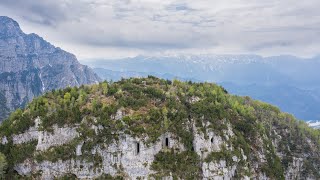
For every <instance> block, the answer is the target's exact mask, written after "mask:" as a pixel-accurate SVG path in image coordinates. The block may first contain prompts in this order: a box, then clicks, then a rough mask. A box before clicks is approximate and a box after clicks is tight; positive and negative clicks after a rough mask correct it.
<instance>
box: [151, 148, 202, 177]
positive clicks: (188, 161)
mask: <svg viewBox="0 0 320 180" xmlns="http://www.w3.org/2000/svg"><path fill="white" fill-rule="evenodd" d="M199 165H200V158H199V156H198V155H197V154H196V153H195V152H191V151H185V152H182V153H174V152H173V151H171V152H159V153H158V154H157V155H156V156H155V160H154V161H153V163H152V165H151V169H152V170H154V171H156V174H155V175H154V176H155V177H158V178H159V177H166V176H168V175H169V174H170V173H172V176H173V177H174V178H179V179H199V178H200V166H199Z"/></svg>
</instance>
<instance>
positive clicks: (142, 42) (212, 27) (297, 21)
mask: <svg viewBox="0 0 320 180" xmlns="http://www.w3.org/2000/svg"><path fill="white" fill-rule="evenodd" d="M319 7H320V1H319V0H304V1H298V0H281V1H280V0H41V1H36V0H1V1H0V15H4V16H9V17H11V18H13V19H15V20H16V21H17V22H18V23H19V24H20V26H21V28H22V30H23V31H24V32H25V33H32V32H33V33H36V34H38V35H40V36H42V37H43V38H45V39H46V40H47V41H49V42H51V43H52V44H54V45H55V46H58V47H61V48H62V49H64V50H66V51H69V52H71V53H73V54H75V55H76V56H77V57H78V59H95V58H104V59H110V58H122V57H133V56H136V55H140V54H143V55H153V54H168V53H169V54H170V53H179V54H186V53H187V54H258V55H262V56H271V55H280V54H291V55H296V56H300V57H310V56H314V55H319V54H320V53H319V51H320V11H319Z"/></svg>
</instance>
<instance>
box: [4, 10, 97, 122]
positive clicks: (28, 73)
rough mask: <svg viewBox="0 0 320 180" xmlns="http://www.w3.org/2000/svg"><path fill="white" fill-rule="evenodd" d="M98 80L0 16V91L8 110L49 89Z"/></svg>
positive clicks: (73, 59)
mask: <svg viewBox="0 0 320 180" xmlns="http://www.w3.org/2000/svg"><path fill="white" fill-rule="evenodd" d="M98 81H99V78H98V76H97V75H96V74H95V73H94V72H93V71H92V70H91V69H90V68H88V67H87V66H83V65H81V64H80V63H79V62H78V61H77V59H76V57H75V56H74V55H72V54H70V53H68V52H66V51H63V50H61V49H60V48H56V47H54V46H53V45H51V44H50V43H48V42H47V41H45V40H44V39H42V38H41V37H39V36H38V35H36V34H24V33H23V32H22V31H21V29H20V27H19V25H18V23H17V22H16V21H14V20H12V19H10V18H8V17H4V16H0V92H2V93H3V94H4V96H5V97H6V107H7V108H8V109H9V110H10V111H12V110H14V109H17V108H20V107H24V105H25V104H26V103H27V102H29V101H30V100H32V99H33V98H34V97H36V96H39V95H40V94H42V93H44V92H46V91H49V90H51V89H57V88H64V87H67V86H79V85H81V84H92V83H96V82H98ZM0 108H5V107H4V105H3V104H0ZM3 118H5V117H4V116H1V117H0V120H1V119H3Z"/></svg>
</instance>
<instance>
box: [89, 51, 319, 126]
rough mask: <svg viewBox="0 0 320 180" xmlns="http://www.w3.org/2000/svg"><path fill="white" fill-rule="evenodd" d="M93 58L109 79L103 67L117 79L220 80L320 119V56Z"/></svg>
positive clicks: (236, 89) (229, 86)
mask: <svg viewBox="0 0 320 180" xmlns="http://www.w3.org/2000/svg"><path fill="white" fill-rule="evenodd" d="M87 62H88V65H89V66H91V67H93V68H95V67H99V70H97V69H95V72H96V73H97V74H99V75H100V76H101V77H102V78H104V79H106V76H104V75H103V74H107V73H103V70H102V69H106V70H105V72H110V71H112V72H113V75H115V74H117V76H116V77H115V80H118V79H120V78H121V77H122V76H124V77H126V76H128V75H129V74H131V75H134V77H141V76H143V77H144V76H145V74H151V75H155V76H158V77H161V78H167V77H165V76H164V75H166V76H167V75H168V74H170V77H176V78H177V79H181V80H192V81H198V82H199V81H208V82H216V83H218V84H222V85H223V86H225V87H226V89H227V90H228V91H230V92H231V93H234V94H239V95H248V96H251V97H253V98H256V99H259V100H263V101H266V102H268V103H272V104H274V105H277V106H279V107H280V108H281V109H282V110H283V111H286V112H289V113H292V114H294V115H295V116H296V117H298V118H300V119H304V120H310V119H320V110H319V109H318V108H317V107H318V106H319V104H320V71H318V67H320V57H319V56H316V57H313V58H298V57H295V56H289V55H282V56H273V57H262V56H258V55H210V54H208V55H163V56H161V55H159V56H137V57H133V58H123V59H116V60H91V61H87ZM115 72H117V73H115ZM129 72H130V73H129ZM107 79H108V78H107ZM168 79H172V78H168ZM286 89H287V90H286Z"/></svg>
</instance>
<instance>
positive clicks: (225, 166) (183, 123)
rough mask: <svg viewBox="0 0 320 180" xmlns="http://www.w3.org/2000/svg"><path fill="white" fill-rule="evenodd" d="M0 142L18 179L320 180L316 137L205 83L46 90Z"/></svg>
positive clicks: (9, 124)
mask: <svg viewBox="0 0 320 180" xmlns="http://www.w3.org/2000/svg"><path fill="white" fill-rule="evenodd" d="M0 137H1V145H0V151H1V152H2V153H4V154H5V155H6V156H7V159H8V161H9V162H10V163H9V167H8V169H7V171H6V173H7V176H10V177H17V178H35V179H55V178H57V179H59V178H60V179H63V178H69V179H70V178H78V179H112V178H119V179H161V178H162V179H177V178H178V179H319V178H320V173H319V172H320V171H319V168H320V154H319V150H320V139H319V137H320V131H319V130H315V129H311V128H308V126H307V125H306V124H305V123H303V122H300V121H297V120H296V119H295V118H294V117H292V116H291V115H288V114H285V113H281V112H280V111H279V110H278V109H277V108H276V107H273V106H271V105H268V104H265V103H262V102H258V101H254V100H252V99H250V98H248V97H237V96H232V95H229V94H227V92H226V91H225V90H224V89H223V88H221V87H219V86H216V85H214V84H209V83H200V84H198V83H191V82H189V83H183V82H179V81H173V82H171V81H165V80H161V79H157V78H154V77H149V78H143V79H128V80H122V81H119V82H116V83H112V84H108V83H105V82H104V83H100V84H98V85H92V86H82V87H80V88H77V87H75V88H67V89H64V90H59V91H52V92H48V93H46V94H45V95H44V96H41V97H39V98H36V99H35V100H33V101H32V102H31V103H30V104H29V105H28V106H27V107H26V109H25V110H23V111H17V112H15V113H13V114H12V115H11V116H10V118H9V119H8V120H6V121H4V122H3V124H2V126H1V127H0Z"/></svg>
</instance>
